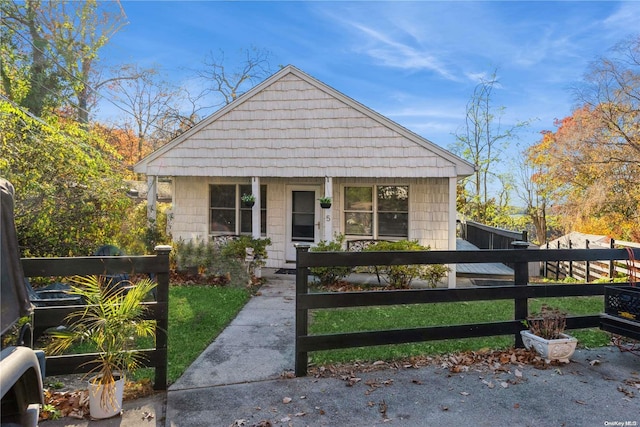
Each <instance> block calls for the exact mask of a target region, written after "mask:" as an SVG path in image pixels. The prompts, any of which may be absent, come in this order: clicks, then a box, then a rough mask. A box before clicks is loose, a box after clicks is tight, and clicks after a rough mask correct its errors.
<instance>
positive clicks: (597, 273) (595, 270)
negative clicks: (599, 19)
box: [540, 239, 640, 282]
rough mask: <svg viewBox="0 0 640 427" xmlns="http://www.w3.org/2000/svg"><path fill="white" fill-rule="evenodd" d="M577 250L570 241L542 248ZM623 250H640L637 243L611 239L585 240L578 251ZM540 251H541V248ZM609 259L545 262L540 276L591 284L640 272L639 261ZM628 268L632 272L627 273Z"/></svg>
mask: <svg viewBox="0 0 640 427" xmlns="http://www.w3.org/2000/svg"><path fill="white" fill-rule="evenodd" d="M576 248H579V247H578V246H577V244H576V243H574V242H572V241H571V240H567V241H566V242H561V241H560V240H558V241H557V242H556V243H555V244H553V245H552V244H550V243H547V244H546V246H544V250H547V249H548V250H550V251H553V250H557V249H576ZM614 248H619V249H625V250H626V248H636V249H637V248H640V244H639V243H634V242H624V241H618V242H616V241H615V240H613V239H611V241H610V242H609V243H600V242H590V241H589V240H585V241H584V243H583V246H582V248H580V249H594V250H596V249H598V250H602V249H614ZM540 249H543V248H542V247H541V248H540ZM616 261H617V260H610V259H600V260H595V261H571V260H557V261H546V262H543V263H542V275H543V277H546V278H549V279H553V280H563V279H565V278H567V277H571V278H574V279H576V280H579V281H585V282H591V281H593V280H597V279H611V278H616V277H628V276H629V273H634V272H635V273H636V274H638V273H639V272H640V260H637V261H635V260H634V261H631V262H630V261H629V260H625V261H617V262H616ZM629 268H631V269H632V271H631V272H630V271H629Z"/></svg>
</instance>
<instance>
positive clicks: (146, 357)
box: [21, 246, 171, 390]
mask: <svg viewBox="0 0 640 427" xmlns="http://www.w3.org/2000/svg"><path fill="white" fill-rule="evenodd" d="M170 252H171V247H170V246H158V247H156V254H155V255H147V256H122V257H77V258H22V260H21V261H22V267H23V269H24V274H25V277H29V278H32V277H69V276H75V275H107V274H122V273H127V274H153V276H154V277H155V279H156V281H157V284H158V285H157V288H156V298H155V301H154V302H146V303H144V304H145V305H146V306H147V307H148V310H147V315H146V319H148V320H155V321H156V335H155V348H150V349H140V350H135V351H139V352H140V353H142V355H143V364H144V366H145V367H152V368H155V381H154V387H155V388H156V389H157V390H166V388H167V330H168V313H169V304H168V303H169V253H170ZM84 307H85V306H83V305H75V306H55V307H36V309H35V312H34V318H33V323H34V328H35V329H36V330H42V329H46V328H49V327H55V326H59V325H62V324H63V323H64V319H65V317H66V316H67V315H69V314H70V313H72V312H74V311H78V310H81V309H83V308H84ZM94 358H95V354H73V355H63V356H47V358H46V374H47V375H63V374H74V373H84V372H89V371H91V370H92V369H93V368H94V367H95V365H93V364H91V363H88V362H90V361H91V360H93V359H94Z"/></svg>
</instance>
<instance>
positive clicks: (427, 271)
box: [365, 240, 449, 289]
mask: <svg viewBox="0 0 640 427" xmlns="http://www.w3.org/2000/svg"><path fill="white" fill-rule="evenodd" d="M430 249H431V248H430V247H429V246H422V245H420V244H418V241H417V240H399V241H397V242H377V243H375V244H373V245H371V246H369V247H367V248H366V249H365V251H367V252H381V251H428V250H430ZM377 269H378V271H379V272H380V274H381V275H382V277H383V278H384V280H385V281H386V282H387V283H388V284H389V286H390V287H391V288H393V289H409V287H410V286H411V282H412V281H413V279H415V278H416V277H419V278H420V279H422V280H425V281H426V282H427V284H428V285H429V286H431V287H432V288H435V287H436V286H437V284H438V282H439V281H440V280H442V279H443V278H444V277H445V276H446V274H447V273H448V272H449V268H448V267H447V266H445V265H443V264H431V265H383V266H378V267H377Z"/></svg>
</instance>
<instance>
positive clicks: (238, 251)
mask: <svg viewBox="0 0 640 427" xmlns="http://www.w3.org/2000/svg"><path fill="white" fill-rule="evenodd" d="M269 245H271V239H269V238H266V239H254V238H253V237H251V236H240V237H238V238H237V239H234V240H230V241H228V242H227V243H226V244H225V245H224V246H222V248H221V252H222V255H223V256H225V257H231V258H235V259H238V260H244V259H245V257H246V256H247V248H251V249H253V257H254V264H255V265H259V266H263V265H264V264H265V260H266V259H267V246H269Z"/></svg>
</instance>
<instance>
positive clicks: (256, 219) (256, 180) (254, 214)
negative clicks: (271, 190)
mask: <svg viewBox="0 0 640 427" xmlns="http://www.w3.org/2000/svg"><path fill="white" fill-rule="evenodd" d="M251 193H253V195H254V196H255V197H256V203H255V204H254V205H253V207H252V208H251V225H252V227H251V230H252V231H251V237H253V238H254V239H259V238H260V236H261V234H262V230H261V229H260V226H261V225H262V221H260V206H261V204H262V201H261V200H260V177H258V176H254V177H252V178H251Z"/></svg>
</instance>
